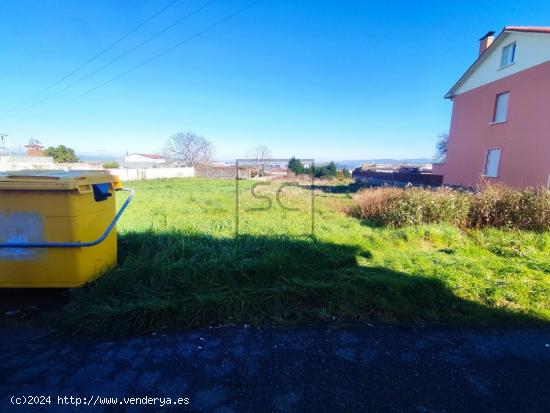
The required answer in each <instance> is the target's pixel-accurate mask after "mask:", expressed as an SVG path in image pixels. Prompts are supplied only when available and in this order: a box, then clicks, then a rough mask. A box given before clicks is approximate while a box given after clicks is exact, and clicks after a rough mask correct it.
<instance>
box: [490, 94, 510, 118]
mask: <svg viewBox="0 0 550 413" xmlns="http://www.w3.org/2000/svg"><path fill="white" fill-rule="evenodd" d="M509 96H510V93H509V92H506V93H501V94H500V95H497V101H496V104H495V116H494V119H493V122H504V121H505V120H506V119H507V116H508V100H509Z"/></svg>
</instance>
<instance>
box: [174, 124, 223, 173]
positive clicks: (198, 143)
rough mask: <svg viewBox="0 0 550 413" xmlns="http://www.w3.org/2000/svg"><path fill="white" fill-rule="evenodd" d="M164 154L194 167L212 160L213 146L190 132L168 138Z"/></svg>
mask: <svg viewBox="0 0 550 413" xmlns="http://www.w3.org/2000/svg"><path fill="white" fill-rule="evenodd" d="M165 153H166V155H167V156H169V157H172V158H175V159H180V160H182V161H184V162H185V163H186V164H187V165H190V166H195V165H197V164H198V163H200V162H207V161H209V160H211V159H212V155H213V153H214V145H212V143H211V142H209V141H207V140H206V139H205V138H204V137H202V136H199V135H196V134H194V133H192V132H185V133H181V132H180V133H176V134H175V135H172V136H170V138H168V141H167V142H166V148H165Z"/></svg>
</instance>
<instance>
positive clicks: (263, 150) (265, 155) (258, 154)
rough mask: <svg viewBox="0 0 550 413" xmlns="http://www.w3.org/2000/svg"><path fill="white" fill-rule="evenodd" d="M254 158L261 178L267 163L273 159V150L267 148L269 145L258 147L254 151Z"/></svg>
mask: <svg viewBox="0 0 550 413" xmlns="http://www.w3.org/2000/svg"><path fill="white" fill-rule="evenodd" d="M252 157H253V158H254V159H255V160H256V167H257V169H258V175H260V176H261V175H262V173H263V169H264V168H263V165H264V163H265V161H266V160H268V159H270V158H271V150H270V149H269V148H268V147H267V145H258V146H256V147H255V148H254V149H253V150H252Z"/></svg>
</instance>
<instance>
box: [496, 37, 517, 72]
mask: <svg viewBox="0 0 550 413" xmlns="http://www.w3.org/2000/svg"><path fill="white" fill-rule="evenodd" d="M509 51H510V52H509ZM508 58H510V60H509V61H508ZM515 62H516V42H512V43H510V44H507V45H506V46H504V47H503V48H502V52H501V55H500V68H501V69H502V68H505V67H508V66H510V65H513V64H514V63H515Z"/></svg>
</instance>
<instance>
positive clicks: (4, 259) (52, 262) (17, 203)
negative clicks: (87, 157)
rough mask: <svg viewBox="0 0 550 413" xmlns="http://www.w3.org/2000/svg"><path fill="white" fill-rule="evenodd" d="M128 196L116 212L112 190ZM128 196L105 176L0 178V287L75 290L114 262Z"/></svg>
mask: <svg viewBox="0 0 550 413" xmlns="http://www.w3.org/2000/svg"><path fill="white" fill-rule="evenodd" d="M116 190H124V191H129V192H130V196H129V197H128V198H127V199H126V201H125V202H124V204H123V205H122V207H121V208H120V210H119V211H118V213H116V206H115V197H114V196H113V194H114V191H116ZM132 196H133V191H132V190H131V189H126V188H122V187H121V184H120V181H119V180H118V178H117V177H115V176H113V175H111V174H109V173H108V171H69V172H65V171H20V172H12V173H10V172H8V173H1V174H0V288H2V287H18V288H21V287H78V286H81V285H83V284H84V283H86V282H88V281H90V280H92V279H94V278H96V277H98V276H99V275H101V274H102V273H103V272H105V271H106V270H107V269H109V268H110V267H112V266H114V265H115V264H116V261H117V234H116V222H117V221H118V219H119V218H120V216H121V215H122V213H123V211H124V209H125V208H126V207H127V206H128V204H129V202H130V201H131V199H132Z"/></svg>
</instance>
